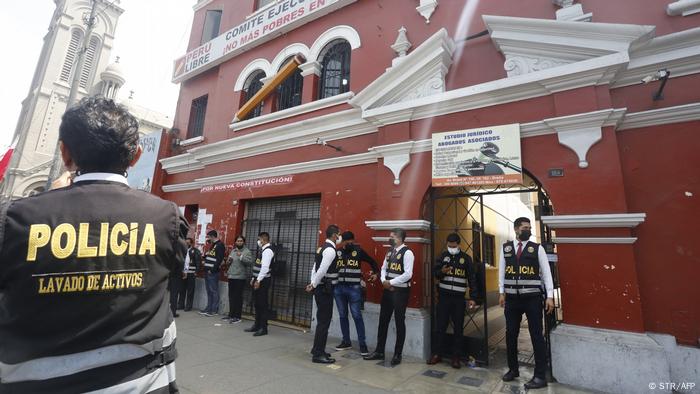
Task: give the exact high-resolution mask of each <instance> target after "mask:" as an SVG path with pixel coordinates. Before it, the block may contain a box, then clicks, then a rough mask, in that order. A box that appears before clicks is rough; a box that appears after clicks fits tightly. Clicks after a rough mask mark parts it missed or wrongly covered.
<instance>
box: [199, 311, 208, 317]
mask: <svg viewBox="0 0 700 394" xmlns="http://www.w3.org/2000/svg"><path fill="white" fill-rule="evenodd" d="M198 313H199V314H200V315H202V316H206V315H207V313H209V312H207V311H199V312H198Z"/></svg>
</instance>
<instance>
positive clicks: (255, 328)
mask: <svg viewBox="0 0 700 394" xmlns="http://www.w3.org/2000/svg"><path fill="white" fill-rule="evenodd" d="M258 330H259V328H258V327H256V326H251V327H250V328H246V329H245V330H243V331H245V332H257V331H258Z"/></svg>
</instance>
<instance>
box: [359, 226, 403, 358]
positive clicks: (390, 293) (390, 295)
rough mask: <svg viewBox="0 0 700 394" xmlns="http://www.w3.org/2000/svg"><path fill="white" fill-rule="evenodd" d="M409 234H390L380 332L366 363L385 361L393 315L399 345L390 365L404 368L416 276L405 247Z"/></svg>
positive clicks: (384, 274)
mask: <svg viewBox="0 0 700 394" xmlns="http://www.w3.org/2000/svg"><path fill="white" fill-rule="evenodd" d="M405 240H406V231H404V230H403V229H400V228H396V229H393V230H391V233H390V234H389V244H390V245H391V250H389V252H387V254H386V258H385V259H384V264H382V276H381V280H382V286H384V293H383V294H382V303H381V307H380V309H379V328H378V330H377V347H376V349H375V350H374V352H372V353H371V354H370V355H368V356H365V357H364V359H365V360H384V347H385V346H386V335H387V331H388V330H389V322H390V321H391V315H392V314H393V315H394V322H395V323H396V345H395V347H394V357H393V358H392V359H391V365H399V364H401V353H402V352H403V344H404V341H405V339H406V322H405V320H406V307H407V306H408V297H409V294H410V290H411V277H412V276H413V261H414V259H415V257H414V256H413V252H411V250H410V249H408V246H406V245H405V244H404V241H405Z"/></svg>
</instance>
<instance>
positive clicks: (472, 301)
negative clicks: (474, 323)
mask: <svg viewBox="0 0 700 394" xmlns="http://www.w3.org/2000/svg"><path fill="white" fill-rule="evenodd" d="M467 304H469V309H474V308H476V301H474V300H469V301H467Z"/></svg>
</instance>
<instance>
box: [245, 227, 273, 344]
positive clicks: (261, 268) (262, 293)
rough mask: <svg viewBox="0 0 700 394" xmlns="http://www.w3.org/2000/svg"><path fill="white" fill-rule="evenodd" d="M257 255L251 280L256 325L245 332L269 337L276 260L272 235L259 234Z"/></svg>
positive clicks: (255, 335)
mask: <svg viewBox="0 0 700 394" xmlns="http://www.w3.org/2000/svg"><path fill="white" fill-rule="evenodd" d="M257 255H258V256H257V259H255V264H254V265H253V279H251V280H250V285H251V286H252V287H253V300H254V303H255V324H253V326H251V327H250V328H246V329H245V330H243V331H245V332H252V333H254V334H253V336H254V337H259V336H263V335H267V310H268V309H269V305H268V304H269V303H268V297H269V291H270V278H271V277H272V271H271V269H272V261H273V260H274V258H275V252H274V250H272V244H271V243H270V234H268V233H266V232H261V233H260V234H258V253H257Z"/></svg>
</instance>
